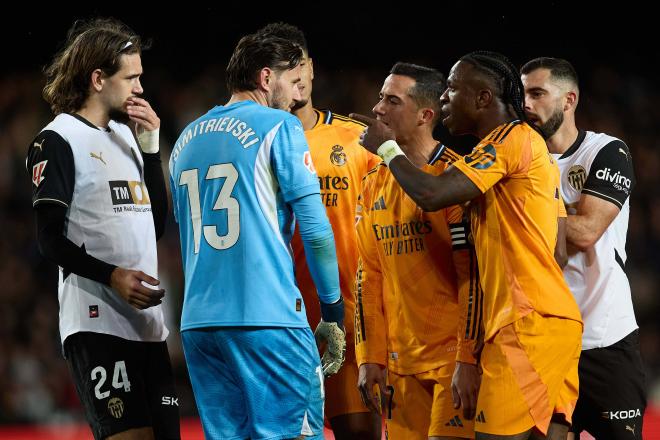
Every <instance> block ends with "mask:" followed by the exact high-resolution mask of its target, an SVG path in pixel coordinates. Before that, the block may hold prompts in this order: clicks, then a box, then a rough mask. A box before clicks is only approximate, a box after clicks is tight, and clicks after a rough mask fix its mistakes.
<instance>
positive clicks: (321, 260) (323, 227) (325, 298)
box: [291, 194, 341, 304]
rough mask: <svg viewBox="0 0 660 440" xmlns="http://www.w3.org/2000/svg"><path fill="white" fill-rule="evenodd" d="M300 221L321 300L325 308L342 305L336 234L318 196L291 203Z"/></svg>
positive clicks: (310, 268)
mask: <svg viewBox="0 0 660 440" xmlns="http://www.w3.org/2000/svg"><path fill="white" fill-rule="evenodd" d="M291 207H292V209H293V212H294V214H295V216H296V219H297V221H298V229H299V231H300V238H301V240H302V242H303V246H304V248H305V257H306V259H307V264H308V266H309V272H310V274H311V276H312V279H313V280H314V285H315V286H316V291H317V292H318V295H319V300H320V301H321V302H322V303H324V304H332V303H335V302H337V301H339V298H340V297H341V291H340V288H339V271H338V268H337V252H336V250H335V241H334V234H333V233H332V227H331V226H330V222H329V221H328V217H327V214H326V213H325V209H324V208H323V205H322V204H321V201H320V198H319V196H318V194H310V195H307V196H304V197H301V198H300V199H297V200H294V201H293V202H291Z"/></svg>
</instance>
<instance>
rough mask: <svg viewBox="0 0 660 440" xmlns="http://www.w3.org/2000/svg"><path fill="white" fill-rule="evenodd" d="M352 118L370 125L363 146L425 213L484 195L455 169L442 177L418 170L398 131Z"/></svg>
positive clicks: (352, 115) (378, 123)
mask: <svg viewBox="0 0 660 440" xmlns="http://www.w3.org/2000/svg"><path fill="white" fill-rule="evenodd" d="M351 118H354V119H356V120H358V121H360V122H362V123H364V124H366V125H367V129H366V130H365V131H364V133H363V134H362V136H361V138H360V144H361V145H362V146H363V147H365V148H366V149H367V150H369V151H371V152H372V153H375V154H378V155H379V156H380V157H381V158H383V161H384V162H385V164H386V165H387V166H388V167H390V169H391V171H392V174H394V177H395V178H396V180H397V181H398V182H399V184H400V185H401V187H402V188H403V190H404V191H405V192H406V193H407V194H408V195H409V196H410V198H412V199H413V200H414V201H415V203H416V204H417V205H418V206H419V207H420V208H422V209H423V210H424V211H437V210H438V209H441V208H445V207H447V206H451V205H456V204H460V203H463V202H466V201H468V200H472V199H474V198H475V197H477V196H479V195H481V193H482V191H481V190H480V189H479V188H478V187H477V185H475V184H474V183H473V182H472V180H470V179H469V178H468V177H467V176H466V175H465V174H464V173H462V172H460V171H459V170H457V169H455V167H453V166H452V167H450V168H449V169H448V170H447V171H445V172H444V173H442V174H440V175H438V176H434V175H431V174H427V173H425V172H423V171H421V170H420V169H418V168H417V167H416V166H415V165H413V164H412V163H411V162H410V161H409V160H408V158H406V156H405V155H404V154H403V151H401V149H400V148H399V146H398V145H397V143H396V142H395V141H394V139H395V136H394V131H393V130H392V129H390V128H389V127H388V126H387V125H385V124H384V123H382V122H380V121H377V120H375V119H372V118H368V117H366V116H362V115H358V114H354V113H352V114H351Z"/></svg>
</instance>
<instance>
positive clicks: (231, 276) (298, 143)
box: [170, 35, 346, 440]
mask: <svg viewBox="0 0 660 440" xmlns="http://www.w3.org/2000/svg"><path fill="white" fill-rule="evenodd" d="M302 56H303V54H302V51H301V49H300V47H299V46H298V45H296V44H295V43H291V42H289V41H288V40H284V39H281V38H275V37H260V36H258V35H247V36H245V37H243V38H242V39H241V40H240V41H239V43H238V45H237V46H236V49H235V51H234V54H233V55H232V58H231V60H230V61H229V65H228V66H227V85H228V88H229V89H230V91H231V94H232V95H231V98H230V100H229V102H228V103H226V104H225V105H221V106H216V107H214V108H212V109H211V110H210V111H209V112H207V113H206V114H205V115H203V116H201V117H200V118H198V119H197V120H195V121H192V122H191V123H190V124H189V125H188V127H186V128H185V129H184V130H183V132H182V133H181V136H180V137H179V140H178V141H177V142H176V144H175V146H174V149H173V151H172V156H171V158H170V179H171V180H170V187H171V188H172V198H173V208H174V209H173V210H174V214H175V217H176V220H177V222H178V223H179V232H180V238H181V254H182V261H183V268H184V274H185V296H184V302H183V310H182V316H181V337H182V340H183V348H184V351H185V355H186V363H187V365H188V372H189V374H190V379H191V383H192V386H193V392H194V394H195V400H196V402H197V408H198V410H199V414H200V418H201V420H202V425H203V427H204V434H205V437H206V438H212V439H214V440H215V439H217V440H222V439H245V438H252V439H293V438H299V437H300V436H301V435H302V436H305V437H308V438H319V439H321V438H323V399H324V397H323V375H324V373H325V374H326V375H329V374H332V373H334V372H336V371H337V370H338V369H339V368H340V366H341V364H342V361H343V354H344V350H345V344H346V342H345V336H344V332H343V320H344V307H343V303H342V302H341V296H340V290H339V277H338V272H337V257H336V252H335V243H334V236H333V233H332V229H331V227H330V224H329V222H328V219H327V216H326V213H325V210H324V208H323V205H322V203H321V199H320V197H319V193H320V187H319V182H318V177H317V175H316V173H315V171H314V167H313V164H312V162H311V159H310V154H309V149H308V146H307V141H306V140H305V135H304V132H303V128H302V125H301V124H300V121H299V120H298V118H296V117H295V116H293V115H291V114H290V113H289V112H287V111H286V110H288V109H289V108H291V105H292V103H293V101H294V100H297V99H300V90H299V88H298V86H297V83H298V82H299V81H300V67H299V64H300V60H301V59H302ZM283 110H284V111H283ZM296 222H297V223H298V225H299V228H300V234H301V237H302V239H303V242H304V246H305V251H306V255H307V257H308V259H309V266H310V270H311V272H312V275H313V276H314V282H315V284H316V286H317V291H318V295H319V300H320V301H321V303H322V304H321V310H322V317H323V322H322V323H321V324H320V325H319V327H318V328H317V332H316V338H317V340H318V341H319V343H320V344H322V345H327V350H326V352H325V354H324V355H323V362H321V359H319V354H318V350H317V347H316V344H315V341H314V335H313V334H312V332H311V330H310V328H309V324H308V323H307V316H306V313H305V304H304V302H303V300H302V296H301V294H300V291H299V289H298V287H297V286H296V282H295V277H294V268H293V261H292V257H291V251H290V249H291V248H290V246H289V243H290V241H291V236H292V235H293V229H294V225H295V223H296Z"/></svg>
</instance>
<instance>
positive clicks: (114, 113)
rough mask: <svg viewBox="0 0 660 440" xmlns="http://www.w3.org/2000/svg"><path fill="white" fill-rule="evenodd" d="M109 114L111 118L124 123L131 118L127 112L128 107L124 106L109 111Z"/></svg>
mask: <svg viewBox="0 0 660 440" xmlns="http://www.w3.org/2000/svg"><path fill="white" fill-rule="evenodd" d="M108 116H110V119H112V120H113V121H117V122H121V123H122V124H127V123H128V122H129V121H130V120H131V117H130V116H129V115H128V113H127V112H126V109H123V108H121V109H119V108H116V109H112V110H110V111H109V112H108Z"/></svg>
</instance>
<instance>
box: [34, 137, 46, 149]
mask: <svg viewBox="0 0 660 440" xmlns="http://www.w3.org/2000/svg"><path fill="white" fill-rule="evenodd" d="M44 142H46V139H42V140H41V142H35V143H34V144H33V145H34V148H38V149H39V151H44V150H43V149H42V148H41V146H42V145H43V144H44Z"/></svg>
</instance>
